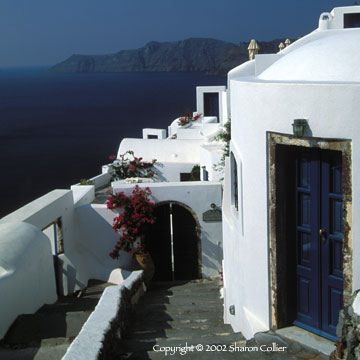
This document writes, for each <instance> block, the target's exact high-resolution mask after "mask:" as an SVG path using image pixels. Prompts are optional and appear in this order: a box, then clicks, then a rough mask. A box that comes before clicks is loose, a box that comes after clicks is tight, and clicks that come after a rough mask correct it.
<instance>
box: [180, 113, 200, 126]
mask: <svg viewBox="0 0 360 360" xmlns="http://www.w3.org/2000/svg"><path fill="white" fill-rule="evenodd" d="M200 118H201V114H200V113H197V114H196V115H194V116H193V114H192V113H188V112H186V113H185V114H184V116H183V117H181V118H179V120H178V125H180V126H184V125H186V124H189V123H190V122H191V121H195V120H198V119H200Z"/></svg>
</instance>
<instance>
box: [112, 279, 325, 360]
mask: <svg viewBox="0 0 360 360" xmlns="http://www.w3.org/2000/svg"><path fill="white" fill-rule="evenodd" d="M219 295H220V294H219V286H218V281H216V280H213V281H210V280H197V281H191V282H166V283H155V284H153V285H152V287H151V288H150V290H149V291H148V293H147V294H146V295H145V296H144V297H143V298H142V299H141V300H140V302H139V304H138V305H137V306H136V309H135V311H134V313H133V315H132V318H131V321H130V323H131V327H130V329H129V331H128V333H127V334H128V335H127V337H126V338H125V339H123V340H122V344H121V353H119V357H118V358H119V359H121V360H125V359H130V360H136V359H154V360H157V359H169V360H170V359H200V360H201V359H220V360H221V359H244V360H245V359H259V360H261V359H274V360H275V359H289V360H291V359H315V360H325V359H328V356H325V355H323V354H320V353H319V352H318V351H315V350H312V349H309V348H307V347H305V346H303V345H301V344H299V343H297V342H294V341H291V340H288V339H286V338H284V337H280V336H278V335H276V334H274V333H272V332H268V333H261V334H257V335H256V336H255V338H253V339H252V340H250V341H246V340H245V338H244V337H243V336H242V335H241V334H240V333H237V334H235V333H233V331H232V329H231V327H230V326H229V325H224V324H223V306H222V300H220V296H219ZM274 343H275V344H276V345H274ZM261 350H269V351H261ZM165 351H166V352H165Z"/></svg>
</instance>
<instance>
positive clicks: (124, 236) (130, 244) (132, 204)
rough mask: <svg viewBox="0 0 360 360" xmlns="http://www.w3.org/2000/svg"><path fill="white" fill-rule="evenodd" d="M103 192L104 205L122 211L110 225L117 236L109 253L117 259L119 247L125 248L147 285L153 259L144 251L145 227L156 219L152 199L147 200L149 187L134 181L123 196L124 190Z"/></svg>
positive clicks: (152, 270) (149, 191) (145, 243)
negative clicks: (104, 195) (106, 194)
mask: <svg viewBox="0 0 360 360" xmlns="http://www.w3.org/2000/svg"><path fill="white" fill-rule="evenodd" d="M107 193H108V194H109V198H108V199H107V201H106V205H107V208H108V209H110V210H116V209H120V208H122V209H123V212H122V213H120V214H119V215H117V216H116V217H115V218H114V222H113V229H114V231H115V232H117V233H119V234H120V238H119V240H118V241H117V243H116V244H115V247H114V249H113V251H112V252H111V253H110V254H109V255H110V256H111V257H112V258H113V259H117V258H118V257H119V253H120V250H123V251H126V252H129V253H130V254H131V255H132V256H133V257H134V260H135V261H134V265H135V269H144V273H145V275H144V276H145V282H146V284H147V285H148V283H149V282H150V280H151V278H152V276H153V275H154V263H153V261H152V259H151V256H150V253H149V251H148V246H147V245H148V244H147V242H146V240H147V238H146V232H147V231H146V230H147V228H148V226H149V225H150V224H154V222H155V220H156V219H155V216H154V208H155V203H154V202H152V201H151V200H150V196H151V190H150V188H148V187H146V188H145V189H141V188H140V187H139V186H138V185H136V186H135V187H134V189H133V191H132V193H131V195H130V196H126V195H125V194H124V192H119V193H116V194H114V193H112V192H111V191H108V192H107Z"/></svg>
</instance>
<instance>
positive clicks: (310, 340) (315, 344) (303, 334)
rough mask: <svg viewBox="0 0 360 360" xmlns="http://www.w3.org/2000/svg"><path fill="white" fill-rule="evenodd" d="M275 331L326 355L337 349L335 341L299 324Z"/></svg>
mask: <svg viewBox="0 0 360 360" xmlns="http://www.w3.org/2000/svg"><path fill="white" fill-rule="evenodd" d="M275 333H276V334H278V335H280V336H283V337H285V338H288V339H290V340H293V341H296V342H298V343H300V344H302V345H305V346H307V347H309V348H311V349H314V350H317V351H319V352H321V353H323V354H325V355H330V354H331V353H332V352H333V351H334V350H335V349H336V346H335V343H334V342H333V341H330V340H328V339H325V338H323V337H321V336H319V335H316V334H313V333H311V332H309V331H306V330H304V329H301V328H299V327H297V326H290V327H287V328H282V329H278V330H276V331H275Z"/></svg>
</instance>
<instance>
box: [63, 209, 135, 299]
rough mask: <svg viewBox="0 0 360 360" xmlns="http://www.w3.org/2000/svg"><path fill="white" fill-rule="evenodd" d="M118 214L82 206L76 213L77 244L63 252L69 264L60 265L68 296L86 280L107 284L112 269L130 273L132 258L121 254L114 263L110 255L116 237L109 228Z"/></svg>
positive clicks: (116, 234) (85, 282)
mask: <svg viewBox="0 0 360 360" xmlns="http://www.w3.org/2000/svg"><path fill="white" fill-rule="evenodd" d="M115 216H117V213H115V212H112V211H110V210H108V209H107V208H106V206H105V205H96V206H94V205H85V206H81V207H79V208H77V209H76V210H75V224H76V231H75V236H76V241H75V244H74V246H73V247H72V248H71V249H70V250H68V251H67V249H66V239H65V244H64V246H65V252H66V257H67V260H68V261H65V262H66V264H65V262H64V263H63V264H62V267H63V268H62V273H63V275H64V276H65V277H66V278H67V288H68V289H69V293H71V292H74V290H76V289H77V288H79V287H80V288H83V287H84V286H85V285H86V284H87V282H88V280H89V279H97V280H103V281H108V279H109V276H110V273H111V272H112V270H114V269H115V268H122V269H125V270H130V269H131V265H132V257H131V256H130V255H129V254H128V253H126V252H120V258H119V259H117V260H113V259H112V258H111V257H110V256H109V254H110V252H111V251H112V250H113V248H114V246H115V244H116V242H117V240H118V239H119V234H118V233H115V232H114V230H113V228H112V222H113V218H114V217H115Z"/></svg>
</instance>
